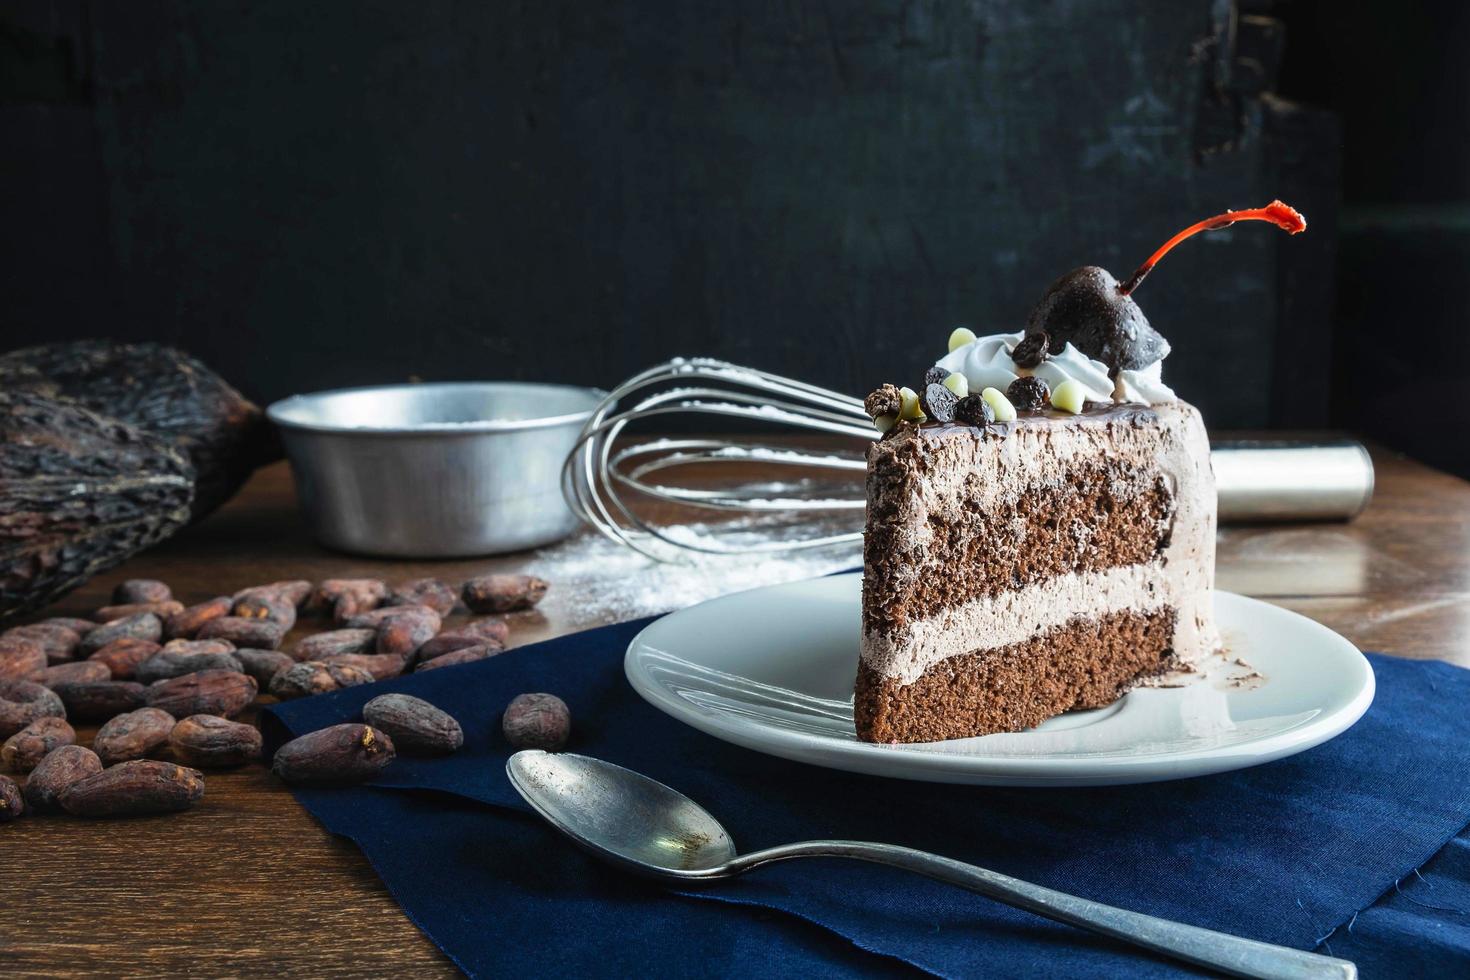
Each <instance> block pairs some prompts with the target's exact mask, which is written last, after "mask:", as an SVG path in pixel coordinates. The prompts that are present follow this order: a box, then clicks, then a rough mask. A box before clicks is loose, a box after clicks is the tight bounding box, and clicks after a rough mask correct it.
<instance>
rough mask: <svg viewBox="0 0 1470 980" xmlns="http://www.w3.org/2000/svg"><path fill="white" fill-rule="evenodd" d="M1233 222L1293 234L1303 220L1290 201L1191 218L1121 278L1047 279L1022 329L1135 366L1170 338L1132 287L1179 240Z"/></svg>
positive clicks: (1091, 269) (1119, 367)
mask: <svg viewBox="0 0 1470 980" xmlns="http://www.w3.org/2000/svg"><path fill="white" fill-rule="evenodd" d="M1237 221H1269V222H1271V223H1272V224H1274V225H1276V226H1277V227H1278V228H1280V229H1282V230H1283V231H1285V232H1287V233H1289V234H1292V235H1295V234H1297V233H1298V232H1302V231H1306V229H1307V220H1306V219H1305V218H1303V217H1302V216H1301V214H1299V213H1298V212H1297V211H1296V209H1294V208H1292V207H1291V206H1290V205H1287V204H1283V203H1282V202H1280V201H1272V202H1271V203H1270V204H1268V205H1266V206H1265V207H1263V208H1250V209H1248V210H1244V211H1226V212H1225V213H1224V214H1218V215H1216V216H1215V217H1213V218H1206V219H1205V220H1203V221H1200V222H1196V223H1195V224H1192V225H1190V226H1189V227H1188V228H1186V229H1184V230H1183V231H1181V232H1180V233H1179V234H1177V235H1175V236H1174V237H1173V238H1171V239H1169V240H1168V241H1167V242H1165V243H1164V244H1163V245H1162V246H1160V247H1159V250H1158V251H1156V252H1154V254H1153V255H1150V256H1149V257H1148V260H1147V261H1145V262H1144V263H1143V265H1141V266H1139V267H1138V269H1137V270H1136V271H1135V272H1134V273H1133V275H1131V276H1129V277H1128V279H1127V280H1125V281H1124V282H1121V283H1120V282H1118V280H1116V279H1114V278H1113V274H1112V273H1111V272H1109V271H1108V270H1106V269H1103V268H1100V267H1098V266H1095V265H1085V266H1083V267H1082V268H1080V269H1073V270H1072V271H1071V272H1069V273H1067V274H1066V275H1064V276H1062V277H1061V278H1060V279H1058V280H1057V281H1056V282H1054V283H1052V284H1051V286H1049V287H1048V288H1047V290H1046V294H1045V295H1044V296H1042V297H1041V302H1039V303H1037V304H1036V308H1035V309H1033V310H1032V311H1031V316H1030V317H1028V318H1027V320H1026V334H1027V335H1028V336H1029V335H1031V334H1035V333H1041V332H1045V333H1046V335H1047V338H1048V339H1049V346H1048V349H1049V350H1050V352H1051V353H1053V354H1060V353H1061V352H1062V348H1063V347H1064V346H1065V345H1066V344H1067V342H1068V341H1070V342H1071V343H1072V345H1073V346H1075V347H1076V348H1077V349H1078V350H1080V351H1081V352H1082V353H1084V354H1086V355H1087V356H1088V357H1092V358H1096V359H1097V360H1099V361H1102V362H1103V363H1104V364H1106V365H1107V366H1108V369H1109V371H1111V372H1112V373H1114V374H1116V373H1117V372H1118V371H1125V370H1138V369H1139V368H1144V367H1147V366H1148V365H1150V364H1152V363H1153V362H1154V361H1157V360H1159V359H1160V358H1162V357H1164V356H1165V355H1167V354H1168V353H1169V342H1168V341H1167V340H1165V339H1164V338H1163V337H1162V336H1161V335H1160V334H1159V332H1158V331H1157V330H1155V329H1154V328H1153V327H1151V326H1149V322H1148V317H1146V316H1144V315H1143V310H1141V309H1139V307H1138V304H1137V303H1136V302H1134V300H1133V295H1132V294H1133V291H1134V290H1135V289H1137V288H1138V284H1139V283H1141V282H1143V278H1144V276H1147V275H1148V274H1149V272H1150V270H1152V269H1153V267H1154V265H1155V264H1156V263H1157V262H1158V261H1159V259H1162V258H1163V257H1164V256H1165V255H1167V254H1168V252H1169V250H1170V249H1172V248H1173V247H1174V246H1176V245H1178V244H1179V243H1180V242H1182V241H1184V240H1185V239H1186V238H1189V237H1191V236H1193V235H1197V234H1199V233H1200V232H1202V231H1214V230H1215V229H1217V228H1226V227H1229V226H1230V225H1233V224H1235V222H1237Z"/></svg>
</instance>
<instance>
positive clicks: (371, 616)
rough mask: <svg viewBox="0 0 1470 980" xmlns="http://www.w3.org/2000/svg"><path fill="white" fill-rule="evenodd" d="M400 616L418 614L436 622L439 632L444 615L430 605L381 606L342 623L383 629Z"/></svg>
mask: <svg viewBox="0 0 1470 980" xmlns="http://www.w3.org/2000/svg"><path fill="white" fill-rule="evenodd" d="M400 616H416V617H418V618H420V619H423V620H426V621H428V622H431V623H433V624H434V632H436V633H437V632H439V627H440V625H441V624H442V622H443V617H442V616H440V615H439V614H438V613H437V612H435V611H434V610H433V609H430V608H429V607H428V606H379V607H378V608H377V609H372V610H369V611H368V612H365V613H358V614H357V615H356V616H353V617H352V618H351V619H349V620H347V622H345V623H343V624H342V625H343V626H345V627H348V628H349V629H365V630H375V629H381V628H382V626H383V624H384V623H386V622H388V621H389V620H391V619H397V618H398V617H400Z"/></svg>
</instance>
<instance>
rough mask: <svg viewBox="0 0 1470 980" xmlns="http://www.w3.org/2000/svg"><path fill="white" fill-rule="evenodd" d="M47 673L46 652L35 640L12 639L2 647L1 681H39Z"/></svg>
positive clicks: (0, 649) (0, 650)
mask: <svg viewBox="0 0 1470 980" xmlns="http://www.w3.org/2000/svg"><path fill="white" fill-rule="evenodd" d="M45 673H46V651H45V650H44V649H42V647H41V644H39V643H37V642H36V641H35V640H27V639H24V638H22V637H18V636H15V637H11V638H9V639H8V640H6V641H5V645H4V646H0V681H38V680H40V679H41V677H42V676H43V675H44V674H45Z"/></svg>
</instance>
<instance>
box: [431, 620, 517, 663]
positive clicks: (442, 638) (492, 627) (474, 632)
mask: <svg viewBox="0 0 1470 980" xmlns="http://www.w3.org/2000/svg"><path fill="white" fill-rule="evenodd" d="M508 636H510V627H509V626H507V625H506V622H505V620H503V619H496V618H489V619H477V620H474V621H473V622H469V623H465V624H464V625H463V626H459V627H456V628H455V629H452V630H445V631H444V632H443V633H440V634H439V635H438V636H436V637H434V638H433V639H432V640H429V641H428V642H427V643H425V644H424V645H423V646H421V647H419V651H418V659H419V660H421V661H422V660H433V659H434V658H435V657H442V656H443V655H444V654H446V653H452V652H454V651H455V650H459V649H462V648H464V647H473V646H479V645H481V644H491V645H499V646H500V647H501V648H502V649H504V647H505V640H506V637H508Z"/></svg>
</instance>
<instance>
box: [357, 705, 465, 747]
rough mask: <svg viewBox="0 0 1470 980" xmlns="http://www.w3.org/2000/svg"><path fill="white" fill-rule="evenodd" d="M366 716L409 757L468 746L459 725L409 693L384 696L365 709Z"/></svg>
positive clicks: (445, 713)
mask: <svg viewBox="0 0 1470 980" xmlns="http://www.w3.org/2000/svg"><path fill="white" fill-rule="evenodd" d="M362 717H363V720H364V721H366V722H367V723H368V724H369V725H372V726H373V727H374V728H376V729H378V731H380V732H384V733H386V734H387V735H388V737H389V738H391V739H393V745H394V747H395V748H397V749H398V751H400V752H402V753H404V754H405V755H414V754H415V753H418V754H423V755H448V754H449V753H450V752H454V751H455V750H457V749H458V748H459V747H460V746H461V745H464V729H462V728H460V727H459V722H457V721H455V720H454V718H453V717H452V716H451V715H450V714H449V713H448V712H446V711H441V710H439V709H438V708H436V707H434V706H433V705H432V704H430V703H429V702H427V701H425V700H423V699H422V698H416V697H413V696H412V695H409V694H380V695H378V696H377V697H375V698H373V699H372V700H371V701H369V702H368V703H367V704H365V705H363V706H362Z"/></svg>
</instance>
